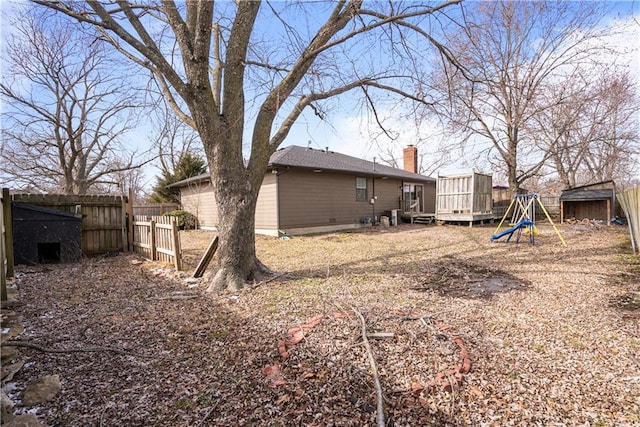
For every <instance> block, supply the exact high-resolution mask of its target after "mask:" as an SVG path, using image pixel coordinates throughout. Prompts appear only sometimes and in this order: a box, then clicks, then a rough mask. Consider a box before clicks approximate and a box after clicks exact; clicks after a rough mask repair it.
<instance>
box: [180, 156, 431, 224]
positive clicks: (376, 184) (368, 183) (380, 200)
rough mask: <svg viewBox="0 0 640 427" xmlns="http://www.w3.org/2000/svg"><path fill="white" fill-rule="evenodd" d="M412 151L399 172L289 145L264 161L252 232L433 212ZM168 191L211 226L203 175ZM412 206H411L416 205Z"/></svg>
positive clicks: (210, 195)
mask: <svg viewBox="0 0 640 427" xmlns="http://www.w3.org/2000/svg"><path fill="white" fill-rule="evenodd" d="M417 159H418V154H417V149H416V147H414V146H409V147H407V148H405V150H404V162H405V165H404V166H405V170H403V169H396V168H392V167H389V166H384V165H381V164H378V163H374V162H369V161H367V160H362V159H358V158H355V157H351V156H347V155H344V154H340V153H335V152H333V151H328V150H315V149H312V148H304V147H298V146H289V147H285V148H282V149H280V150H278V151H276V152H275V153H274V154H273V155H272V156H271V158H270V160H269V165H268V169H267V173H266V175H265V177H264V181H263V182H262V187H261V188H260V193H259V195H258V201H257V206H256V224H255V228H256V233H259V234H268V235H274V236H277V235H279V234H281V233H286V234H288V235H296V234H308V233H316V232H326V231H334V230H340V229H348V228H357V227H360V226H362V225H364V224H368V223H371V221H372V218H374V217H375V218H378V219H379V218H380V216H382V215H384V214H385V213H386V214H388V213H389V211H391V210H395V209H399V210H400V214H401V215H402V214H403V213H408V212H409V207H410V206H412V205H413V206H414V212H415V213H422V212H425V213H427V212H435V192H436V180H435V178H430V177H427V176H424V175H419V174H417V173H415V172H416V170H417ZM172 187H177V188H179V189H180V199H181V203H182V209H184V210H186V211H189V212H191V213H192V214H193V215H195V216H196V217H197V219H198V224H199V226H200V227H201V228H205V229H206V228H215V227H216V226H217V224H218V215H217V208H216V203H215V196H214V192H213V187H212V185H211V180H210V177H209V175H208V174H206V175H200V176H197V177H193V178H189V179H186V180H183V181H180V182H177V183H175V184H172ZM416 202H417V203H416Z"/></svg>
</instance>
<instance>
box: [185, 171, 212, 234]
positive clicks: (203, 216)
mask: <svg viewBox="0 0 640 427" xmlns="http://www.w3.org/2000/svg"><path fill="white" fill-rule="evenodd" d="M180 201H181V203H182V209H183V210H185V211H187V212H190V213H191V214H193V215H195V216H196V218H198V227H204V228H213V227H216V226H217V225H218V208H217V206H216V198H215V195H214V194H213V186H212V185H211V183H210V182H208V181H206V182H203V183H198V184H191V185H189V186H188V187H182V188H181V189H180Z"/></svg>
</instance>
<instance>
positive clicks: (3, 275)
mask: <svg viewBox="0 0 640 427" xmlns="http://www.w3.org/2000/svg"><path fill="white" fill-rule="evenodd" d="M0 209H1V210H0V219H2V221H0V301H6V300H7V271H6V268H7V267H6V261H7V258H6V257H5V254H4V252H5V251H4V236H5V234H4V191H3V192H2V193H0Z"/></svg>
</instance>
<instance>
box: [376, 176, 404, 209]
mask: <svg viewBox="0 0 640 427" xmlns="http://www.w3.org/2000/svg"><path fill="white" fill-rule="evenodd" d="M369 182H371V180H369ZM376 196H377V197H378V199H377V200H376V216H378V217H380V216H382V215H384V211H389V210H391V209H400V198H401V197H402V181H400V180H398V179H391V178H389V179H382V178H376ZM369 215H371V213H369Z"/></svg>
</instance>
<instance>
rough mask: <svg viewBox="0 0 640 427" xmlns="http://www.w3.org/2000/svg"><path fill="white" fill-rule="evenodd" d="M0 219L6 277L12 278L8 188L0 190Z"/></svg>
mask: <svg viewBox="0 0 640 427" xmlns="http://www.w3.org/2000/svg"><path fill="white" fill-rule="evenodd" d="M2 217H3V219H4V233H5V234H4V239H5V240H4V243H5V245H4V249H5V251H6V257H7V277H13V263H14V257H13V223H12V221H13V219H12V216H11V195H10V194H9V189H8V188H3V189H2Z"/></svg>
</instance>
